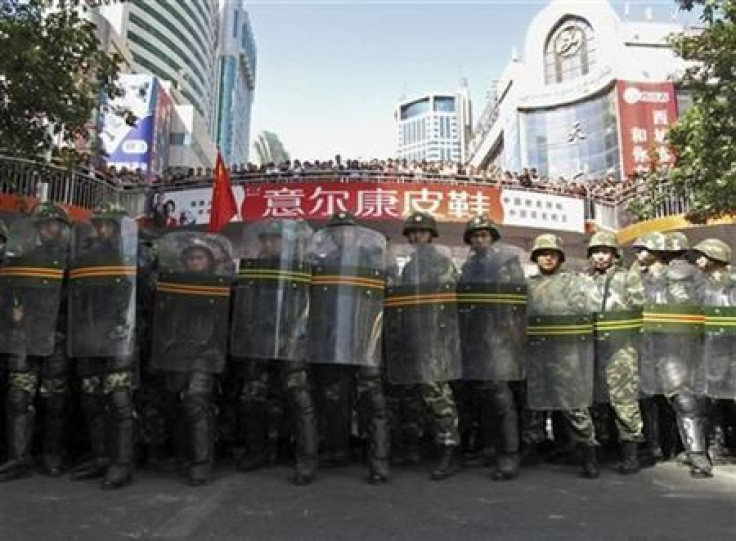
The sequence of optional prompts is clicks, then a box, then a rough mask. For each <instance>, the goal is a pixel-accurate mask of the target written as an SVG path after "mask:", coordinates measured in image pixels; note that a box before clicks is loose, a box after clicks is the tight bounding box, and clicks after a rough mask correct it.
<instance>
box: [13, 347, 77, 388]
mask: <svg viewBox="0 0 736 541" xmlns="http://www.w3.org/2000/svg"><path fill="white" fill-rule="evenodd" d="M8 387H9V388H13V389H18V390H20V391H23V392H25V393H28V394H29V395H31V396H36V393H38V394H39V395H41V397H42V398H44V399H48V398H51V397H53V396H58V395H67V394H69V374H68V364H67V359H66V356H64V355H63V353H62V352H54V354H53V355H51V356H50V357H33V356H29V357H27V358H26V359H25V361H24V362H23V366H22V368H21V367H17V369H11V370H10V371H9V373H8Z"/></svg>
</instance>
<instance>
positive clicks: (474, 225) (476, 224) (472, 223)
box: [463, 215, 501, 244]
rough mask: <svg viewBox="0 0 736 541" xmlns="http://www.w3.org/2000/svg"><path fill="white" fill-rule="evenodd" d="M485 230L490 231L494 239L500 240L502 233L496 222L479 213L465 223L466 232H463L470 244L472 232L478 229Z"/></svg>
mask: <svg viewBox="0 0 736 541" xmlns="http://www.w3.org/2000/svg"><path fill="white" fill-rule="evenodd" d="M483 230H485V231H488V232H489V233H490V234H491V236H492V237H493V240H498V239H500V238H501V233H500V232H499V231H498V227H497V226H496V224H494V223H493V221H492V220H491V219H490V218H487V217H486V216H480V215H479V216H476V217H475V218H473V219H472V220H469V221H468V222H467V223H466V224H465V233H463V240H464V241H465V244H470V235H471V234H473V233H475V232H476V231H483Z"/></svg>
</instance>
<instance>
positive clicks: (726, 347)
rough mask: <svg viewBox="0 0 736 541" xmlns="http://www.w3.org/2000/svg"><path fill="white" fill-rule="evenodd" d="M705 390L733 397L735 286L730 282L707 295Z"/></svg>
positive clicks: (735, 383) (735, 377) (735, 393)
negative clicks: (723, 287)
mask: <svg viewBox="0 0 736 541" xmlns="http://www.w3.org/2000/svg"><path fill="white" fill-rule="evenodd" d="M704 313H705V343H704V346H703V350H704V351H703V362H704V363H705V393H706V394H707V395H708V396H709V397H711V398H721V399H730V400H733V399H734V398H736V286H735V285H734V284H733V283H731V284H729V286H728V287H727V288H725V289H723V290H720V291H717V292H712V293H711V294H710V295H708V298H706V306H705V308H704Z"/></svg>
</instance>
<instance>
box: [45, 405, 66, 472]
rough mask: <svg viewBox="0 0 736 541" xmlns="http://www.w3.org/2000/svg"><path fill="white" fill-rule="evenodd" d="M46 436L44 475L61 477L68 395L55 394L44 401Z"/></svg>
mask: <svg viewBox="0 0 736 541" xmlns="http://www.w3.org/2000/svg"><path fill="white" fill-rule="evenodd" d="M44 404H45V407H44V413H45V420H44V434H43V468H42V470H41V471H42V473H43V474H44V475H48V476H49V477H59V476H60V475H62V474H63V473H64V448H65V446H64V434H65V430H64V428H65V424H66V404H67V395H66V393H55V394H53V395H51V396H50V397H48V398H45V399H44Z"/></svg>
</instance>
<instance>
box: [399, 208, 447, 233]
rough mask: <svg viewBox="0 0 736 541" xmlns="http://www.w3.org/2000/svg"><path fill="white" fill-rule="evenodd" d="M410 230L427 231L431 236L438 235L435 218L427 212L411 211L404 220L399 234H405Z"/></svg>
mask: <svg viewBox="0 0 736 541" xmlns="http://www.w3.org/2000/svg"><path fill="white" fill-rule="evenodd" d="M410 231H429V232H430V233H431V234H432V236H433V237H439V236H440V234H439V233H438V231H437V220H435V219H434V216H432V215H431V214H429V213H428V212H412V213H411V214H409V216H407V218H406V220H404V229H403V230H402V231H401V234H402V235H404V236H406V235H408V234H409V232H410Z"/></svg>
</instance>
